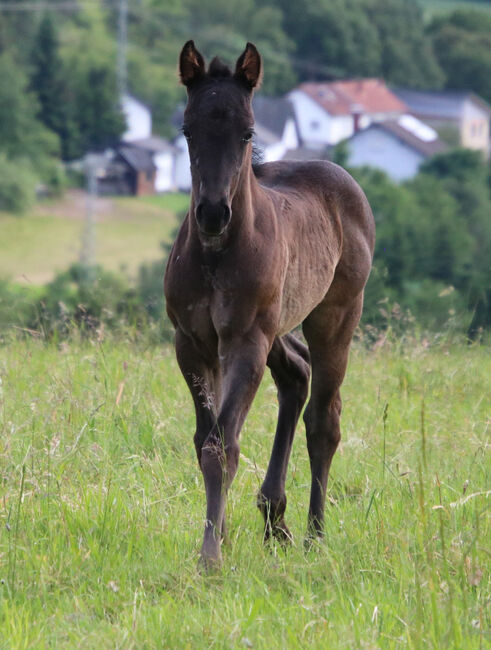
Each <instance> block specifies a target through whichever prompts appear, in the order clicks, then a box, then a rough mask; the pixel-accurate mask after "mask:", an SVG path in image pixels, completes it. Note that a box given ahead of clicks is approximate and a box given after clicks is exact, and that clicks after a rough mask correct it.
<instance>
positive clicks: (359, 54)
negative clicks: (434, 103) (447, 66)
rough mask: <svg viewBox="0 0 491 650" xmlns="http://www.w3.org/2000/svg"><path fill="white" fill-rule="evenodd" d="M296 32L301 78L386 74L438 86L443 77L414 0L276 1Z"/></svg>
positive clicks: (289, 28) (409, 82)
mask: <svg viewBox="0 0 491 650" xmlns="http://www.w3.org/2000/svg"><path fill="white" fill-rule="evenodd" d="M275 4H276V5H277V6H279V7H280V8H281V10H282V12H283V15H284V26H285V31H286V32H287V33H289V34H295V42H296V46H297V50H296V53H295V59H294V60H295V68H296V69H297V70H298V72H299V75H300V76H301V78H303V79H305V78H311V79H325V78H340V77H352V76H357V77H362V76H382V77H384V78H385V79H386V80H387V81H388V82H390V83H394V84H405V85H411V86H413V87H429V86H431V87H435V86H439V85H440V84H441V83H442V81H443V77H442V73H441V70H440V69H439V66H438V64H437V62H436V59H435V56H434V53H433V51H432V47H431V43H430V42H428V41H427V39H426V38H425V34H424V26H423V18H422V14H421V11H420V8H419V6H418V4H417V3H415V2H411V1H410V0H306V1H305V2H302V3H295V2H290V1H289V0H276V2H275Z"/></svg>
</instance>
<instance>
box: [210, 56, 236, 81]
mask: <svg viewBox="0 0 491 650" xmlns="http://www.w3.org/2000/svg"><path fill="white" fill-rule="evenodd" d="M208 74H209V75H210V77H214V78H219V77H231V76H232V71H231V70H230V68H229V67H228V65H225V63H222V62H221V61H220V59H219V58H218V57H217V56H216V57H215V58H214V59H213V60H212V61H211V63H210V67H209V68H208Z"/></svg>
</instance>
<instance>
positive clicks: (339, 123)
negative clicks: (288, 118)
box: [288, 79, 407, 149]
mask: <svg viewBox="0 0 491 650" xmlns="http://www.w3.org/2000/svg"><path fill="white" fill-rule="evenodd" d="M288 98H289V99H290V100H291V102H292V104H293V106H294V109H295V115H296V119H297V124H298V129H299V134H300V138H301V140H302V143H303V145H304V146H305V147H309V148H313V149H321V148H322V147H325V146H327V145H336V144H338V142H341V140H345V139H346V138H349V137H350V136H351V135H353V133H355V132H356V131H357V130H359V129H363V128H366V127H367V126H369V125H370V124H371V123H372V122H381V121H384V120H393V119H397V117H399V116H400V115H402V114H403V113H406V112H407V108H406V106H405V104H404V103H403V102H402V101H401V100H400V99H398V98H397V97H396V96H395V95H394V93H392V92H391V91H390V90H389V89H388V88H387V86H386V85H385V82H384V81H383V80H381V79H360V80H352V81H333V82H323V83H314V82H309V83H303V84H300V86H298V88H295V89H294V90H292V91H291V92H290V93H289V94H288Z"/></svg>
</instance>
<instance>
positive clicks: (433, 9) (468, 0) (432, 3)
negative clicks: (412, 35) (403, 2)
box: [415, 0, 491, 20]
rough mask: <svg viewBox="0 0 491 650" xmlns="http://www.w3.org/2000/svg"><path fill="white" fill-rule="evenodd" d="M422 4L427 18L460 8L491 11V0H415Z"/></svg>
mask: <svg viewBox="0 0 491 650" xmlns="http://www.w3.org/2000/svg"><path fill="white" fill-rule="evenodd" d="M415 1H416V2H418V4H419V5H420V6H421V8H422V10H423V14H424V17H425V19H427V20H429V19H430V18H433V17H434V16H437V15H442V14H449V13H451V12H453V11H456V10H458V9H464V10H475V11H485V12H489V11H491V2H489V1H483V2H479V0H415Z"/></svg>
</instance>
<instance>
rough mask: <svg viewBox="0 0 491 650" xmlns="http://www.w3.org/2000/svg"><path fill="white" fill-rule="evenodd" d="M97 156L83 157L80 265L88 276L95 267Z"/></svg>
mask: <svg viewBox="0 0 491 650" xmlns="http://www.w3.org/2000/svg"><path fill="white" fill-rule="evenodd" d="M97 170H98V156H97V155H95V154H90V153H89V154H87V155H86V156H85V175H86V179H87V198H86V202H85V223H84V231H83V234H82V249H81V251H80V263H81V264H82V265H83V266H84V267H85V268H86V270H87V274H88V275H90V274H91V273H92V270H93V268H94V265H95V202H96V199H97Z"/></svg>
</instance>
